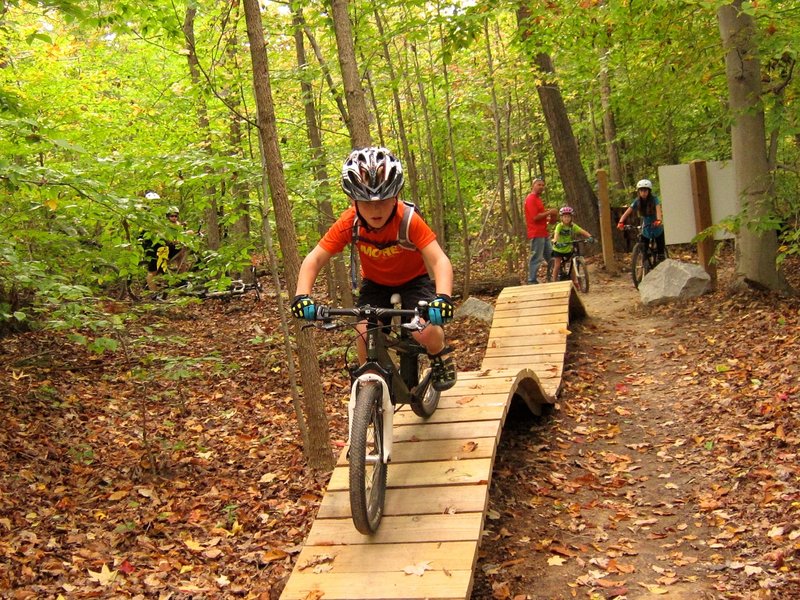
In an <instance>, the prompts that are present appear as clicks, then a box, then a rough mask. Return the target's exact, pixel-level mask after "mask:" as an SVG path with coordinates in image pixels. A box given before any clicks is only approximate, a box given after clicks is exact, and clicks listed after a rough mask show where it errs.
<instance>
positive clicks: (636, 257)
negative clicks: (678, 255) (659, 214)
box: [623, 225, 669, 289]
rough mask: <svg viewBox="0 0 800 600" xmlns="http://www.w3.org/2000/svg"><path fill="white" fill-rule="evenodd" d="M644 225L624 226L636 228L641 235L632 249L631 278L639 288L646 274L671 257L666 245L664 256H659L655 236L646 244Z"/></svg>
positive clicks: (625, 227) (628, 228)
mask: <svg viewBox="0 0 800 600" xmlns="http://www.w3.org/2000/svg"><path fill="white" fill-rule="evenodd" d="M642 227H643V226H642V225H625V226H624V228H623V229H627V230H631V229H636V230H637V232H638V236H639V241H638V242H636V243H635V244H634V246H633V250H632V251H631V278H632V279H633V286H634V287H635V288H637V289H638V288H639V284H640V283H641V282H642V279H644V276H645V275H647V274H648V273H649V272H650V271H652V270H653V269H655V268H656V267H657V266H658V265H659V264H660V263H661V262H663V261H664V260H665V259H666V258H668V257H669V254H668V252H667V248H666V246H665V247H664V255H663V257H659V255H658V245H657V244H656V240H655V238H647V243H646V244H645V243H644V242H643V241H642Z"/></svg>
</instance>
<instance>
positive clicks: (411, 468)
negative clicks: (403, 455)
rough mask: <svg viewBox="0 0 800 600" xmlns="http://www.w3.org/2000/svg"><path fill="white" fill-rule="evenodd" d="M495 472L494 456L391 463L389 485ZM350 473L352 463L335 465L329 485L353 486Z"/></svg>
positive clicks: (464, 479)
mask: <svg viewBox="0 0 800 600" xmlns="http://www.w3.org/2000/svg"><path fill="white" fill-rule="evenodd" d="M491 472H492V459H491V458H476V459H470V460H436V461H430V462H422V463H397V464H395V463H390V464H389V469H388V477H387V482H386V485H387V487H389V488H399V487H404V488H408V487H423V486H427V485H455V484H464V485H467V484H478V483H482V482H486V481H487V480H488V479H489V476H490V475H491ZM349 473H350V469H349V468H348V467H345V466H342V467H337V468H335V469H334V470H333V473H332V474H331V479H330V481H329V482H328V489H329V490H334V491H335V490H347V489H349V488H350V484H349Z"/></svg>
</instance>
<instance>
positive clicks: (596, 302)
mask: <svg viewBox="0 0 800 600" xmlns="http://www.w3.org/2000/svg"><path fill="white" fill-rule="evenodd" d="M592 276H593V281H592V289H591V290H590V292H589V294H586V295H584V296H582V299H583V301H584V304H585V306H586V308H587V312H588V314H589V317H588V318H587V319H586V320H585V321H583V322H581V323H579V324H576V325H575V326H574V327H573V335H572V336H570V344H569V350H568V355H567V360H566V365H565V374H564V389H563V392H562V395H561V398H560V402H559V407H558V409H557V410H556V411H554V413H553V414H552V415H551V416H549V417H548V418H545V419H543V420H541V421H538V422H537V421H533V420H531V418H530V417H528V416H527V415H526V414H525V413H524V412H523V411H512V413H511V414H510V415H509V418H508V421H507V424H506V428H505V430H504V432H503V438H502V441H501V447H500V451H499V454H498V457H497V461H496V463H495V469H494V480H493V482H492V491H491V499H490V512H489V518H488V519H487V521H486V527H485V528H486V531H487V533H486V537H485V540H484V544H483V546H482V550H481V557H480V559H479V563H478V567H477V575H476V585H475V588H474V591H473V598H493V597H494V598H514V599H524V598H548V599H549V598H553V599H560V598H576V597H577V598H587V597H588V598H623V597H624V598H650V597H652V598H656V597H663V598H693V599H697V598H711V597H716V594H717V592H716V591H715V589H714V585H715V573H717V572H718V571H719V570H720V568H721V567H720V565H721V564H724V563H725V561H726V560H728V559H727V557H726V556H725V555H724V554H722V553H723V552H724V550H723V549H722V546H723V544H719V543H718V539H717V536H719V535H720V534H721V530H720V529H718V528H717V527H716V525H718V524H717V523H715V522H713V521H714V519H715V517H714V516H713V515H711V514H708V513H702V514H701V513H700V512H699V511H698V505H699V504H700V503H702V502H703V501H704V493H705V492H704V490H703V489H702V487H701V486H702V481H703V479H704V475H705V473H706V471H707V470H708V469H709V468H711V467H712V466H713V464H712V463H711V461H706V460H704V457H703V445H702V439H701V435H700V433H699V432H698V431H695V428H694V427H693V424H692V421H693V415H692V411H694V410H696V409H695V408H694V406H693V402H692V401H690V400H688V399H687V397H686V396H685V395H684V394H683V393H682V391H681V389H682V388H681V382H682V378H685V376H686V374H687V373H690V372H691V370H692V368H693V367H692V364H691V362H692V361H691V354H689V353H687V350H686V349H687V348H690V347H691V344H692V341H693V340H692V338H693V337H694V336H695V334H694V333H693V332H692V331H691V330H690V329H687V328H683V327H682V326H681V325H680V324H678V323H675V322H672V321H671V320H669V319H668V317H666V316H661V313H655V312H652V311H649V310H648V309H645V308H642V307H641V306H640V305H639V302H638V292H637V291H636V290H635V289H634V287H633V285H632V284H631V281H630V278H629V277H628V276H627V275H626V274H623V275H620V276H618V277H616V278H609V277H607V276H605V275H604V273H602V272H601V273H598V272H597V270H593V271H592ZM722 534H723V535H724V530H723V531H722ZM729 535H730V534H729Z"/></svg>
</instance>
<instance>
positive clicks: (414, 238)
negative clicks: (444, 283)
mask: <svg viewBox="0 0 800 600" xmlns="http://www.w3.org/2000/svg"><path fill="white" fill-rule="evenodd" d="M406 210H410V209H409V208H408V207H407V206H406V205H405V204H404V203H403V202H398V203H397V211H396V212H395V214H394V217H392V219H391V220H390V221H389V222H388V223H387V224H386V225H385V226H384V227H382V228H381V229H380V231H368V230H367V229H366V228H364V227H363V226H360V225H359V229H358V241H357V243H356V246H357V247H358V256H359V259H360V260H361V275H362V276H363V277H364V279H369V280H370V281H372V282H374V283H378V284H380V285H386V286H399V285H403V284H404V283H406V282H407V281H411V280H412V279H414V278H415V277H419V276H420V275H425V274H426V273H427V272H428V271H427V269H426V268H425V263H424V261H423V260H422V254H420V252H419V250H420V249H421V248H424V247H425V246H427V245H428V244H430V243H431V242H433V241H434V240H435V239H436V234H435V233H433V231H432V230H431V228H430V227H428V224H427V223H425V221H423V220H422V217H420V216H419V213H417V212H416V211H415V212H414V215H413V216H412V217H411V223H410V224H409V229H408V239H409V241H410V242H411V243H412V244H414V246H415V247H416V248H417V249H416V250H405V249H403V248H401V247H400V246H399V245H398V244H397V237H398V234H399V232H400V222H401V221H402V218H403V213H404V212H405V211H406ZM355 218H356V209H355V206H350V208H348V209H347V210H346V211H344V213H342V216H340V217H339V219H338V220H337V221H336V223H334V224H333V225H331V228H330V229H328V232H327V233H326V234H325V235H324V236H323V238H322V239H321V240H320V241H319V245H320V246H321V247H322V248H323V250H325V251H327V252H330V253H331V254H338V253H339V252H341V251H342V250H344V247H345V246H346V245H347V244H349V243H350V242H352V241H353V221H354V219H355Z"/></svg>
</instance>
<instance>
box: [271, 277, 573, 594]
mask: <svg viewBox="0 0 800 600" xmlns="http://www.w3.org/2000/svg"><path fill="white" fill-rule="evenodd" d="M584 314H585V310H584V308H583V304H582V303H581V301H580V299H579V298H578V296H577V294H576V292H575V290H574V289H573V288H572V284H571V283H570V282H562V283H549V284H542V285H535V286H525V287H514V288H506V289H505V290H503V292H502V293H501V294H500V296H499V297H498V299H497V303H496V305H495V313H494V319H493V321H492V328H491V331H490V334H489V340H488V343H487V348H486V354H485V356H484V359H483V363H482V365H481V370H480V371H469V372H460V373H459V374H458V383H456V385H455V386H454V387H453V388H452V389H451V390H448V391H447V392H444V393H443V394H442V397H441V400H440V402H439V408H438V409H437V411H436V412H435V413H434V415H433V416H432V417H431V418H430V419H428V420H427V421H424V420H422V419H420V418H419V417H417V416H416V415H414V413H413V412H411V410H410V409H408V407H403V408H402V409H401V410H400V411H398V412H397V414H396V415H395V419H394V445H393V448H392V462H391V463H390V464H389V470H388V473H389V475H388V489H387V492H386V507H385V513H384V517H383V520H382V521H381V524H380V527H379V529H378V531H377V533H375V534H374V535H372V536H365V535H362V534H360V533H358V531H356V529H355V527H354V526H353V523H352V521H351V519H350V504H349V498H348V492H347V485H348V483H347V481H348V474H347V462H346V459H345V455H346V450H345V451H343V452H342V453H341V455H340V457H339V462H338V465H337V467H336V469H335V470H334V472H333V474H332V475H331V479H330V482H329V484H328V491H327V493H326V494H325V497H324V498H323V500H322V504H321V505H320V509H319V512H318V514H317V518H316V520H315V521H314V523H313V525H312V527H311V531H310V532H309V534H308V538H307V539H306V541H305V545H304V547H303V550H302V551H301V552H300V555H299V556H298V558H297V561H296V563H295V568H294V571H293V572H292V574H291V577H290V578H289V581H288V582H287V584H286V587H285V589H284V590H283V594H282V596H281V598H282V599H283V600H317V599H320V598H322V599H324V600H336V599H341V600H356V599H367V598H385V599H389V598H403V599H410V598H420V599H422V598H431V599H433V598H438V599H456V598H458V599H462V600H463V599H466V598H469V597H470V594H471V591H472V577H473V570H474V568H475V562H476V560H477V555H478V546H479V544H480V539H481V531H482V529H483V520H484V517H485V513H486V508H487V505H488V500H489V484H490V482H491V476H492V465H493V463H494V456H495V451H496V448H497V443H498V441H499V439H500V434H501V431H502V427H503V423H504V421H505V417H506V414H507V412H508V407H509V405H510V403H511V400H512V398H514V397H515V396H516V397H518V398H519V399H521V400H523V401H525V402H526V403H527V405H528V406H529V407H530V408H531V410H532V411H534V412H535V413H537V414H538V413H539V412H540V411H541V407H542V405H543V404H550V403H553V402H554V401H555V398H556V396H557V394H558V391H559V388H560V386H561V374H562V372H563V366H564V354H565V352H566V343H567V342H566V340H567V335H569V330H568V325H569V322H570V320H571V319H575V318H579V317H582V316H583V315H584Z"/></svg>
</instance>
